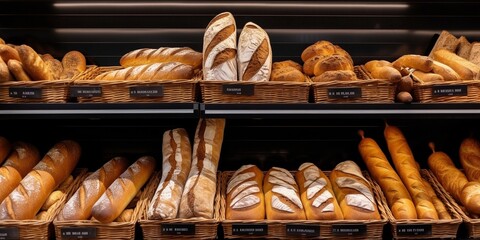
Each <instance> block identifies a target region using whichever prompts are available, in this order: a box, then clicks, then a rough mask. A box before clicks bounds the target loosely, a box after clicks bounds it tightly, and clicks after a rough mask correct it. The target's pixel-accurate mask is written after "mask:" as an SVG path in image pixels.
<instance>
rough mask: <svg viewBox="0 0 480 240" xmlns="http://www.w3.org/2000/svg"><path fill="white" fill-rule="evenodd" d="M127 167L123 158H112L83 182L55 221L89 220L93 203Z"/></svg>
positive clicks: (126, 162)
mask: <svg viewBox="0 0 480 240" xmlns="http://www.w3.org/2000/svg"><path fill="white" fill-rule="evenodd" d="M127 167H128V161H127V159H126V158H123V157H114V158H112V159H110V160H109V161H108V162H106V163H105V164H103V166H102V167H100V168H99V169H97V170H96V171H95V172H93V173H92V174H90V175H89V176H88V177H87V178H85V180H83V182H82V185H80V187H79V188H78V189H77V190H76V191H75V193H74V194H73V195H72V196H71V197H70V199H68V201H67V203H65V206H64V207H63V208H62V210H61V211H60V213H59V214H58V215H57V219H58V220H60V221H65V220H67V221H68V220H87V219H89V218H90V216H91V214H92V207H93V205H94V204H95V202H97V200H98V199H99V198H100V197H101V196H102V194H103V193H104V192H105V191H106V189H107V188H108V187H109V186H110V185H111V184H112V183H113V181H115V180H116V179H117V178H118V177H119V176H120V174H122V173H123V172H124V171H125V170H126V169H127Z"/></svg>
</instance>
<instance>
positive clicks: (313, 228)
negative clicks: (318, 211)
mask: <svg viewBox="0 0 480 240" xmlns="http://www.w3.org/2000/svg"><path fill="white" fill-rule="evenodd" d="M285 231H286V232H287V235H289V236H307V237H318V236H320V225H313V224H310V225H307V224H287V225H286V226H285Z"/></svg>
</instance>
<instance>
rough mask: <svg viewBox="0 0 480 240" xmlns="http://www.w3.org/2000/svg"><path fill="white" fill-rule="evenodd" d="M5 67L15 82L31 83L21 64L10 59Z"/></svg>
mask: <svg viewBox="0 0 480 240" xmlns="http://www.w3.org/2000/svg"><path fill="white" fill-rule="evenodd" d="M7 65H8V70H10V72H11V73H12V74H13V76H14V77H15V79H16V80H17V81H32V79H31V78H30V76H28V74H27V72H25V69H24V68H23V64H22V62H20V61H17V60H14V59H12V60H10V61H8V64H7Z"/></svg>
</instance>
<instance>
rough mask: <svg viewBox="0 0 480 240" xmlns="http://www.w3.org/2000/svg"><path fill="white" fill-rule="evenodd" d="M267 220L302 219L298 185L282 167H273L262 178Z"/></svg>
mask: <svg viewBox="0 0 480 240" xmlns="http://www.w3.org/2000/svg"><path fill="white" fill-rule="evenodd" d="M263 192H264V194H265V213H266V216H267V220H304V219H306V217H305V211H304V208H303V204H302V200H301V199H300V195H299V189H298V185H297V183H296V182H295V179H294V178H293V175H292V174H291V173H290V172H289V171H287V170H286V169H284V168H279V167H273V168H271V169H270V170H268V172H267V173H266V174H265V177H264V179H263Z"/></svg>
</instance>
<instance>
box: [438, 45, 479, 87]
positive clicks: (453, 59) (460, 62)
mask: <svg viewBox="0 0 480 240" xmlns="http://www.w3.org/2000/svg"><path fill="white" fill-rule="evenodd" d="M433 59H435V60H437V61H439V62H441V63H443V64H445V65H448V66H449V67H451V68H452V69H453V70H454V71H455V72H457V73H458V75H460V77H461V78H462V80H476V79H480V66H477V65H475V64H474V63H472V62H470V61H468V60H466V59H464V58H462V57H459V56H458V55H456V54H455V53H452V52H449V51H447V50H445V49H440V50H438V51H436V52H434V53H433Z"/></svg>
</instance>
